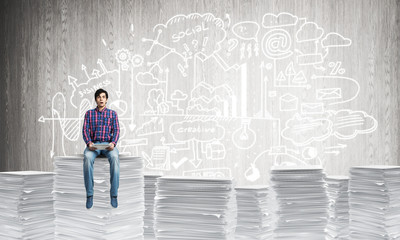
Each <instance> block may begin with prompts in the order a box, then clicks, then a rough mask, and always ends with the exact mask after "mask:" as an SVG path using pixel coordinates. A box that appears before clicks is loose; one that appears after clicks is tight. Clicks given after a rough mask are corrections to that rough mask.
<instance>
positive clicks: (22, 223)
mask: <svg viewBox="0 0 400 240" xmlns="http://www.w3.org/2000/svg"><path fill="white" fill-rule="evenodd" d="M52 190H53V173H51V172H38V171H20V172H1V173H0V196H1V198H0V239H7V240H10V239H45V240H46V239H54V208H53V196H52V195H51V192H52Z"/></svg>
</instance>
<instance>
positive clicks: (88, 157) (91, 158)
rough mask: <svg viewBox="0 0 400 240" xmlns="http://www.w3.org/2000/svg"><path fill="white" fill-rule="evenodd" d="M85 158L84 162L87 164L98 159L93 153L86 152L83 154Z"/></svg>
mask: <svg viewBox="0 0 400 240" xmlns="http://www.w3.org/2000/svg"><path fill="white" fill-rule="evenodd" d="M83 155H84V157H83V161H84V162H85V163H86V164H91V163H93V162H94V159H95V158H96V154H95V153H94V152H92V151H85V152H84V153H83Z"/></svg>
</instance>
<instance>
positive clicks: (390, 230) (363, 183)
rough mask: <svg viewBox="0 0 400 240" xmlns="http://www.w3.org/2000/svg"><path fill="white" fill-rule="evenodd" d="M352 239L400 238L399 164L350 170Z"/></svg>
mask: <svg viewBox="0 0 400 240" xmlns="http://www.w3.org/2000/svg"><path fill="white" fill-rule="evenodd" d="M349 191H350V193H349V196H350V197H349V202H350V237H351V239H363V240H365V239H377V240H378V239H379V240H382V239H400V166H360V167H353V168H351V170H350V183H349Z"/></svg>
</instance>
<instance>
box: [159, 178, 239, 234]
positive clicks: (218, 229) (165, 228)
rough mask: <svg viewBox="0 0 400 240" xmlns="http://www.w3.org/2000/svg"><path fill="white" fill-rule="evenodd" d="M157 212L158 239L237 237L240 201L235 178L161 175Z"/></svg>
mask: <svg viewBox="0 0 400 240" xmlns="http://www.w3.org/2000/svg"><path fill="white" fill-rule="evenodd" d="M154 215H155V225H154V230H155V235H156V239H159V240H163V239H169V240H172V239H174V240H178V239H182V240H183V239H185V240H189V239H199V240H200V239H209V240H212V239H215V240H225V239H234V238H235V227H236V215H237V205H236V194H235V189H234V184H233V182H232V179H204V178H198V177H160V178H158V180H157V192H156V198H155V208H154Z"/></svg>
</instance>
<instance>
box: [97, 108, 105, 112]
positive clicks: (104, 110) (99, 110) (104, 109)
mask: <svg viewBox="0 0 400 240" xmlns="http://www.w3.org/2000/svg"><path fill="white" fill-rule="evenodd" d="M106 109H107V107H104V108H103V110H101V111H100V110H99V107H96V111H98V112H104V111H105V110H106Z"/></svg>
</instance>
